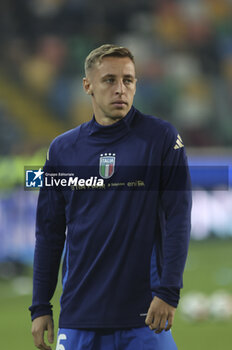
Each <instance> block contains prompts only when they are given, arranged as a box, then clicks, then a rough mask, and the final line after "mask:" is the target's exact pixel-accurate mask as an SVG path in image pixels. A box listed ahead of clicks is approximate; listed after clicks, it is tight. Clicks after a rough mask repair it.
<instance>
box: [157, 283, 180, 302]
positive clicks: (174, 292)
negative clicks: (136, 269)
mask: <svg viewBox="0 0 232 350" xmlns="http://www.w3.org/2000/svg"><path fill="white" fill-rule="evenodd" d="M153 292H154V294H155V296H157V297H158V298H160V299H162V300H163V301H165V302H166V303H168V304H169V305H171V306H173V307H177V306H178V303H179V299H180V289H179V288H175V287H161V286H158V287H157V288H154V289H153Z"/></svg>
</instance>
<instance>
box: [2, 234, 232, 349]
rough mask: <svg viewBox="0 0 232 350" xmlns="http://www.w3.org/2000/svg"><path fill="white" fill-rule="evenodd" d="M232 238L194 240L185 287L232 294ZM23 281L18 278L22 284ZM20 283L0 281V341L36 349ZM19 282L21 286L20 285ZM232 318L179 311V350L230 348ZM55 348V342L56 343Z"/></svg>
mask: <svg viewBox="0 0 232 350" xmlns="http://www.w3.org/2000/svg"><path fill="white" fill-rule="evenodd" d="M231 252H232V240H225V241H222V240H216V239H215V240H209V241H205V242H192V243H191V246H190V252H189V257H188V262H187V266H186V271H185V276H184V290H183V291H182V294H183V295H184V294H185V293H187V292H189V291H201V292H203V293H205V294H209V295H210V294H212V293H213V292H214V291H216V290H219V289H220V290H221V289H223V290H226V291H228V292H230V293H231V294H232V258H231V256H232V253H231ZM19 282H20V281H18V283H19ZM21 283H22V288H21V287H20V285H18V284H16V283H15V282H13V281H7V282H6V281H1V280H0V344H1V349H6V350H15V349H19V350H33V349H35V347H34V345H33V342H32V337H31V334H30V329H31V321H30V317H29V312H28V311H27V308H28V306H29V305H30V303H31V296H30V295H29V294H27V295H19V294H18V293H19V292H21V293H22V294H23V293H25V290H24V288H23V287H25V283H26V280H25V281H23V280H22V281H21ZM17 285H18V287H17ZM60 292H61V288H59V290H58V293H57V294H56V296H55V298H54V300H53V305H54V309H55V313H54V318H55V325H56V329H57V323H58V313H59V297H60ZM231 329H232V321H215V320H209V321H204V322H203V321H202V322H189V321H186V320H183V319H182V317H181V315H180V311H177V313H176V318H175V323H174V326H173V330H172V332H173V335H174V338H175V340H176V343H177V345H178V349H179V350H182V349H183V350H196V349H197V350H209V349H210V350H218V349H223V350H226V349H230V348H231ZM53 349H55V345H54V346H53Z"/></svg>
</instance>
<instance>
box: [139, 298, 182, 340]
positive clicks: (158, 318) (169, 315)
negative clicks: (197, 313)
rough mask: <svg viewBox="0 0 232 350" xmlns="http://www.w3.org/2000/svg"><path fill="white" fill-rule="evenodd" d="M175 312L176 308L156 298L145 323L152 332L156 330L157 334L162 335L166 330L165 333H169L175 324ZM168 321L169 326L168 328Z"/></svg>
mask: <svg viewBox="0 0 232 350" xmlns="http://www.w3.org/2000/svg"><path fill="white" fill-rule="evenodd" d="M175 311H176V308H175V307H173V306H171V305H169V304H167V303H166V302H165V301H163V300H162V299H160V298H158V297H154V299H153V300H152V302H151V305H150V307H149V310H148V313H147V317H146V320H145V323H146V325H148V326H149V328H150V329H151V330H154V329H155V333H161V332H162V331H163V330H164V329H165V331H169V329H170V328H171V327H172V324H173V320H174V315H175ZM167 321H168V324H167V326H166V323H167Z"/></svg>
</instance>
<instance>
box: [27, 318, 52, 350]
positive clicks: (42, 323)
mask: <svg viewBox="0 0 232 350" xmlns="http://www.w3.org/2000/svg"><path fill="white" fill-rule="evenodd" d="M45 331H48V341H49V343H50V344H52V343H53V342H54V326H53V319H52V316H51V315H45V316H40V317H37V318H35V319H34V320H33V322H32V329H31V333H32V335H33V338H34V343H35V346H36V347H37V348H38V349H40V350H51V347H50V346H48V345H46V344H45V342H44V332H45Z"/></svg>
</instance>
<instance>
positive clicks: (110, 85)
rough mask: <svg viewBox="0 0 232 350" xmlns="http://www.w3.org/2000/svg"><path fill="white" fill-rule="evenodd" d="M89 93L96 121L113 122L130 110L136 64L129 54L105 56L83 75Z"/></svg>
mask: <svg viewBox="0 0 232 350" xmlns="http://www.w3.org/2000/svg"><path fill="white" fill-rule="evenodd" d="M83 84H84V89H85V91H86V92H87V94H89V95H91V96H92V104H93V110H94V114H95V118H96V121H97V122H98V123H99V124H102V125H108V124H112V123H114V122H116V121H118V120H120V119H122V118H123V117H125V115H126V114H127V113H128V112H129V110H130V108H131V106H132V103H133V99H134V95H135V90H136V78H135V66H134V63H133V62H132V61H131V59H130V58H129V57H104V58H103V59H102V61H101V62H99V63H96V64H95V65H94V67H92V68H91V69H90V71H89V72H88V74H87V77H86V78H84V79H83Z"/></svg>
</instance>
